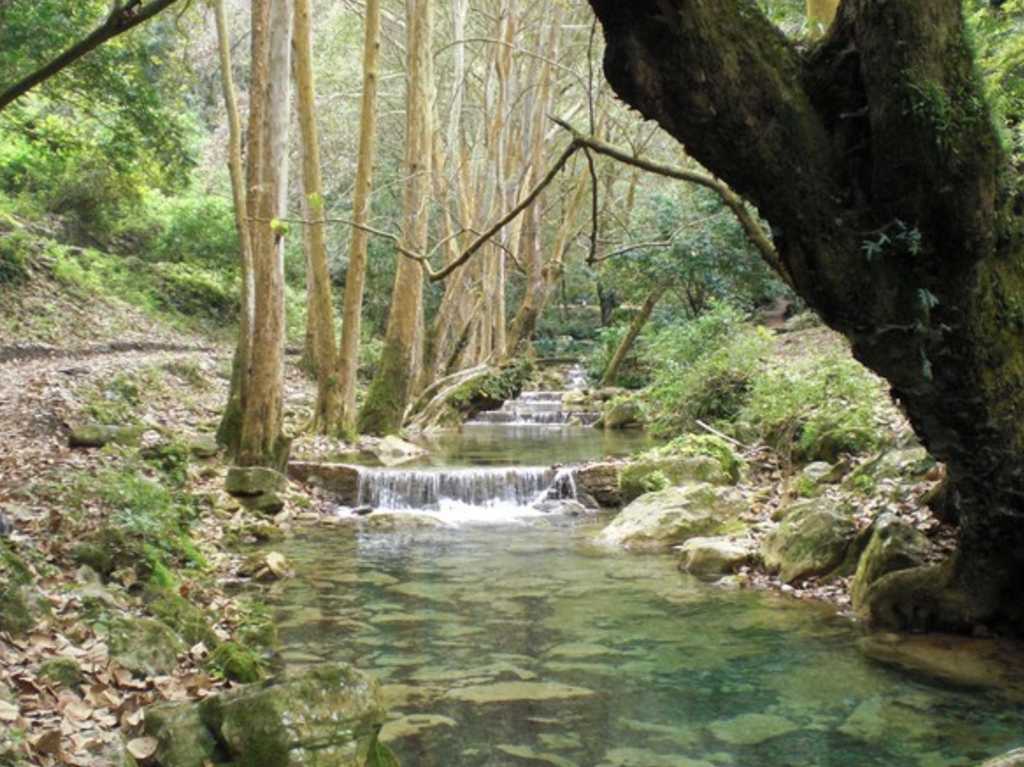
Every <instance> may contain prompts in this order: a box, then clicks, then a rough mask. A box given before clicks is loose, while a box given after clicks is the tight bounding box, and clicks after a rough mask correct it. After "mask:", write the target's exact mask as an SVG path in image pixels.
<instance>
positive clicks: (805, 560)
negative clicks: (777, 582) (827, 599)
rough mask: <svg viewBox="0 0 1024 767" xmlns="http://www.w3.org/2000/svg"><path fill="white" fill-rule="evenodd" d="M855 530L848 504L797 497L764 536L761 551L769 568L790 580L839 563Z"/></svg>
mask: <svg viewBox="0 0 1024 767" xmlns="http://www.w3.org/2000/svg"><path fill="white" fill-rule="evenodd" d="M856 534H857V528H856V526H855V525H854V523H853V512H852V509H851V508H849V507H847V506H845V505H843V504H840V503H837V502H835V501H833V500H831V499H828V498H818V499H814V500H808V501H798V502H797V503H794V504H793V505H792V506H791V507H790V509H789V511H788V513H787V514H786V517H785V518H784V519H783V520H782V522H781V524H780V525H779V526H778V528H776V529H775V530H773V531H772V532H771V533H770V534H769V535H768V536H767V537H766V538H765V540H764V543H763V544H762V548H761V554H762V557H763V558H764V563H765V565H766V566H767V567H768V568H769V569H770V570H775V571H777V572H779V574H780V576H781V578H782V580H784V581H786V582H787V583H791V582H793V581H798V580H801V579H803V578H808V577H810V576H814V575H826V574H828V573H831V572H832V571H833V570H835V569H836V568H837V567H839V566H840V565H842V563H843V560H844V558H845V556H846V552H847V550H848V549H849V547H850V543H851V542H852V541H853V539H854V538H855V537H856Z"/></svg>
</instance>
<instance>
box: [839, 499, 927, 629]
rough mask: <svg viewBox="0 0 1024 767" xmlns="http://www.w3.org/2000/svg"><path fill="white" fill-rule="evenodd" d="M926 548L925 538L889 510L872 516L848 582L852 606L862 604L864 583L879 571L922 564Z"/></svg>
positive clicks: (881, 574) (925, 557) (865, 588)
mask: <svg viewBox="0 0 1024 767" xmlns="http://www.w3.org/2000/svg"><path fill="white" fill-rule="evenodd" d="M928 548H929V543H928V539H927V538H926V537H925V536H924V535H922V534H921V533H920V532H919V531H918V530H917V529H916V528H915V527H914V526H913V525H911V524H909V523H907V522H904V521H903V520H901V519H899V518H898V517H896V516H894V515H892V514H883V515H882V516H880V517H879V518H878V519H876V520H875V523H874V524H873V525H872V526H871V538H870V540H869V541H868V545H867V548H866V549H865V550H864V553H863V554H861V556H860V561H859V562H858V564H857V572H856V574H855V575H854V577H853V583H852V584H851V586H850V596H851V597H852V598H853V606H854V608H855V609H859V608H860V607H861V606H862V605H863V603H864V599H865V597H866V596H867V591H868V587H869V586H871V584H872V583H874V582H875V581H877V580H878V579H879V578H881V577H882V576H883V575H887V574H888V573H891V572H895V571H896V570H905V569H907V568H909V567H917V566H918V565H923V564H924V563H925V561H926V559H927V555H928Z"/></svg>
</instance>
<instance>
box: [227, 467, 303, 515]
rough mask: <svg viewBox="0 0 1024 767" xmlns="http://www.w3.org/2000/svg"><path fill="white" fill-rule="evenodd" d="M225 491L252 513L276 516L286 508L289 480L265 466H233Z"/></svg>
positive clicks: (228, 475) (229, 471)
mask: <svg viewBox="0 0 1024 767" xmlns="http://www.w3.org/2000/svg"><path fill="white" fill-rule="evenodd" d="M224 489H225V490H226V491H227V492H228V494H229V495H232V496H234V497H235V498H238V499H239V501H240V502H241V503H242V504H243V505H245V506H246V507H247V508H248V509H250V510H251V511H257V512H261V513H266V514H276V513H277V512H279V511H281V509H283V508H284V495H283V494H284V492H285V491H286V490H287V489H288V478H287V477H286V476H285V475H284V474H282V473H281V472H279V471H275V470H274V469H270V468H267V467H265V466H232V467H231V468H230V469H228V474H227V478H226V479H225V481H224Z"/></svg>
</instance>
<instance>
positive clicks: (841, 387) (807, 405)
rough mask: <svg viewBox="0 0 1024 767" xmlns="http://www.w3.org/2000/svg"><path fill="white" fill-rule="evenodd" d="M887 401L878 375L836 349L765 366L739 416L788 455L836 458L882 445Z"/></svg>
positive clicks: (805, 458)
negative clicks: (882, 415) (880, 421)
mask: <svg viewBox="0 0 1024 767" xmlns="http://www.w3.org/2000/svg"><path fill="white" fill-rule="evenodd" d="M886 402H887V398H886V396H885V392H884V389H883V387H882V384H881V381H880V380H879V379H878V378H876V377H875V376H873V375H872V374H871V373H870V372H868V371H867V370H866V369H865V368H864V367H863V366H861V365H860V364H858V363H857V362H856V361H855V360H853V359H851V358H850V357H849V356H847V355H845V354H843V353H839V352H833V353H831V354H828V355H826V356H822V357H812V358H809V359H806V360H802V361H799V362H796V363H789V364H787V365H786V366H785V367H781V366H779V367H773V368H770V369H768V370H766V371H765V372H764V373H763V374H762V375H760V376H758V377H757V379H756V380H755V381H754V383H753V386H752V388H751V391H750V399H749V401H748V402H747V404H746V406H745V407H744V408H743V412H742V413H741V415H740V418H741V419H742V420H743V421H745V422H747V423H748V424H750V425H751V426H752V427H753V428H754V429H755V430H756V431H757V433H758V435H759V436H760V437H761V438H762V439H764V440H765V441H767V442H768V443H770V444H772V445H773V446H774V447H775V448H776V449H777V450H779V452H781V453H782V454H783V455H784V456H785V457H786V458H789V459H795V460H797V461H817V460H823V461H834V460H836V458H838V456H839V455H841V454H843V453H854V454H858V453H864V452H867V451H870V450H874V449H877V448H878V447H879V446H880V445H881V444H882V443H883V441H884V432H883V430H882V429H881V427H880V426H879V424H878V420H877V415H878V410H879V409H880V408H881V407H883V406H884V403H886Z"/></svg>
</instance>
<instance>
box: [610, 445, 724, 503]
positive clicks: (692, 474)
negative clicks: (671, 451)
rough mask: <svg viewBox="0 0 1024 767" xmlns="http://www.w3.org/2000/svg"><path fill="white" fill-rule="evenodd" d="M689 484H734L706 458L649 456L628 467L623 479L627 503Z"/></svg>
mask: <svg viewBox="0 0 1024 767" xmlns="http://www.w3.org/2000/svg"><path fill="white" fill-rule="evenodd" d="M685 482H708V483H711V484H713V485H729V484H733V483H732V479H731V477H730V476H729V475H728V474H726V473H725V472H724V471H723V470H722V467H721V464H720V463H719V462H718V461H717V460H716V459H715V458H712V457H711V456H706V455H694V456H685V455H676V456H658V455H647V456H644V457H641V458H638V459H637V460H634V461H631V462H630V463H628V464H626V466H625V467H624V468H623V469H622V475H621V478H620V480H619V485H620V489H621V491H622V500H623V501H624V502H625V503H629V502H630V501H633V500H635V499H636V498H639V497H640V496H641V495H643V494H644V493H651V492H656V491H658V490H664V489H666V488H667V487H672V486H674V485H681V484H683V483H685Z"/></svg>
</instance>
